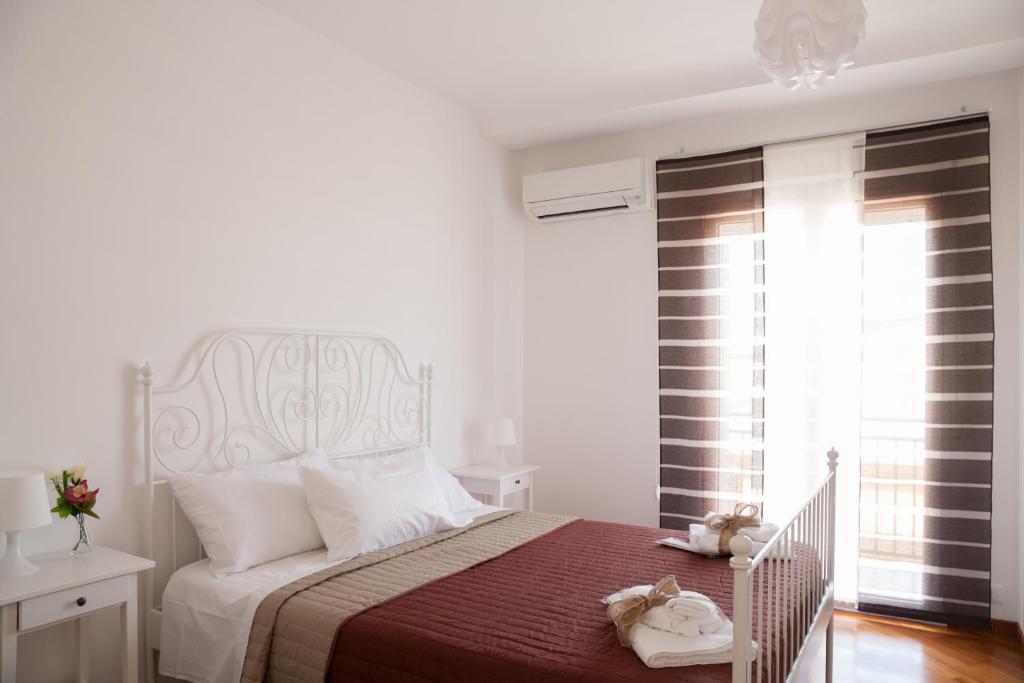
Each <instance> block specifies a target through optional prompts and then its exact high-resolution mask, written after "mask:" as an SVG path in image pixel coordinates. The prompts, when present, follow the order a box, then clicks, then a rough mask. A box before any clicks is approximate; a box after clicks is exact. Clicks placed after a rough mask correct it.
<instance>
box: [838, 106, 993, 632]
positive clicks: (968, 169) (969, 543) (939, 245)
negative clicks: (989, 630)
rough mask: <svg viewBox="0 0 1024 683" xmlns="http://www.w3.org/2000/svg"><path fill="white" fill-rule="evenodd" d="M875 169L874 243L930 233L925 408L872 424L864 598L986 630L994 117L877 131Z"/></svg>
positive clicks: (925, 256) (865, 485) (926, 242)
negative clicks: (904, 233) (903, 233)
mask: <svg viewBox="0 0 1024 683" xmlns="http://www.w3.org/2000/svg"><path fill="white" fill-rule="evenodd" d="M864 163H865V173H864V213H863V222H864V234H865V239H866V240H867V239H870V237H871V236H872V234H875V235H879V236H884V235H885V234H887V233H890V232H897V231H899V230H900V229H905V228H906V227H907V226H910V227H911V229H912V231H913V233H914V234H919V235H920V239H919V244H920V247H919V248H920V254H919V255H918V256H917V258H918V259H919V260H918V261H917V263H920V266H919V267H920V268H921V270H922V271H923V273H922V280H923V282H922V283H921V290H922V291H921V292H920V302H921V303H920V307H921V310H920V311H919V313H918V316H919V321H920V329H922V330H923V333H922V334H923V339H921V340H920V346H921V350H920V352H919V359H920V360H919V361H918V362H920V363H922V364H923V368H922V372H921V380H920V381H921V382H923V385H924V386H923V388H921V393H922V395H923V403H924V405H923V406H921V407H920V411H919V414H916V415H912V416H909V418H910V419H907V416H899V418H901V419H891V420H890V422H889V423H888V424H871V425H869V424H867V423H865V424H863V425H862V435H861V436H862V454H861V522H860V536H861V538H860V577H859V596H858V601H859V603H860V608H861V609H862V610H866V611H875V612H881V613H890V614H896V615H900V616H909V617H915V618H921V619H927V620H933V621H940V622H946V623H956V624H964V625H978V626H984V625H987V624H988V623H989V618H990V602H991V600H990V584H989V572H990V570H991V540H992V530H991V529H992V527H991V516H992V374H993V316H992V249H991V247H992V241H991V226H990V220H991V219H990V216H989V135H988V117H979V118H975V119H970V120H960V121H955V122H950V123H943V124H937V125H930V126H922V127H918V128H911V129H901V130H896V131H891V132H880V133H869V134H868V135H867V141H866V147H865V154H864ZM866 259H867V257H866ZM865 263H866V264H867V260H866V261H865ZM904 322H905V321H904ZM892 324H895V325H898V324H900V323H899V322H896V323H892ZM868 343H870V342H868ZM888 348H892V345H891V344H890V345H888ZM865 357H866V363H868V362H871V358H872V356H871V355H870V354H866V356H865ZM864 411H865V413H867V414H870V413H871V412H872V408H871V406H865V407H864ZM891 417H892V416H890V418H891ZM901 421H902V424H900V422H901Z"/></svg>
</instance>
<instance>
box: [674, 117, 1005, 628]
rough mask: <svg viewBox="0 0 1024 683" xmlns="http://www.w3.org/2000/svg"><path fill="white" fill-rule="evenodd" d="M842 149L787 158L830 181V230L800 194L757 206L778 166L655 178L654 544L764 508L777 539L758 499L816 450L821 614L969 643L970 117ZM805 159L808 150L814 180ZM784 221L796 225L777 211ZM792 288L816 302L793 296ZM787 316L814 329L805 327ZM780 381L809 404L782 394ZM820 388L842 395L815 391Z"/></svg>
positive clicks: (798, 147) (979, 144)
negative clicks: (962, 632) (834, 506)
mask: <svg viewBox="0 0 1024 683" xmlns="http://www.w3.org/2000/svg"><path fill="white" fill-rule="evenodd" d="M840 137H841V136H836V137H835V138H832V139H833V140H838V139H839V138H840ZM848 137H849V136H848ZM840 142H841V141H840ZM862 142H863V150H862V149H861V147H862V144H861V143H862ZM843 144H846V146H845V147H843ZM843 144H837V145H830V144H829V143H827V142H826V141H822V142H821V144H814V143H812V144H806V145H804V144H802V143H795V144H794V145H793V148H792V149H793V153H794V154H798V155H804V156H802V157H800V159H801V161H800V163H801V164H803V163H804V162H806V161H807V160H808V159H809V163H807V164H806V167H807V168H809V169H811V170H812V172H815V173H817V174H818V178H819V179H821V178H823V179H826V180H827V179H828V178H838V177H840V176H842V177H844V178H848V179H850V180H849V187H850V188H852V189H851V193H852V199H846V200H845V201H844V203H843V204H842V206H843V207H845V209H844V210H845V211H846V214H845V215H846V216H848V217H850V216H852V218H848V219H846V220H845V221H840V220H836V219H834V217H833V218H830V216H833V214H835V212H830V210H829V206H828V205H826V204H822V202H823V201H825V200H821V199H820V196H819V195H818V194H816V193H813V192H812V193H810V194H809V195H807V194H805V195H803V196H804V197H805V198H804V199H800V197H801V195H799V193H793V192H788V191H787V192H782V191H778V190H777V187H783V188H786V187H790V186H791V184H787V183H789V180H788V179H785V177H786V174H787V173H788V172H789V171H788V169H787V168H785V167H786V164H787V163H788V162H787V161H786V160H787V159H788V157H787V154H789V151H790V148H787V147H785V146H780V145H772V146H769V147H767V148H765V149H763V148H760V147H758V148H752V149H745V150H741V151H737V152H728V153H724V154H714V155H707V156H700V157H690V158H685V159H666V160H662V161H659V162H658V164H657V169H656V170H657V196H658V219H657V220H658V289H659V292H658V297H659V298H658V316H659V317H658V331H659V381H660V385H659V394H660V396H659V398H660V429H661V434H660V436H661V439H660V450H661V455H660V519H661V525H662V526H663V527H665V528H670V529H684V530H685V529H687V528H688V526H689V524H690V523H692V522H698V521H700V520H702V519H703V517H704V514H705V513H706V512H707V511H709V510H727V509H730V508H731V507H732V505H733V504H734V503H735V502H738V501H742V502H761V503H763V502H764V501H765V500H766V499H767V500H768V509H767V510H766V511H765V512H766V516H767V517H768V518H769V519H772V520H773V521H780V522H783V521H786V520H785V519H784V518H782V519H776V516H782V515H784V514H785V513H786V511H785V510H782V509H781V508H782V507H784V506H783V505H779V504H777V503H778V501H779V499H780V495H781V497H782V498H786V497H793V495H791V493H790V492H789V491H788V490H787V491H781V492H780V491H779V490H776V491H774V492H773V490H772V489H779V488H785V487H786V486H788V485H790V484H791V483H792V480H795V479H797V478H799V476H800V475H801V474H802V473H804V472H805V471H808V468H809V467H812V466H813V465H809V464H808V462H809V461H808V460H807V453H810V452H819V451H820V454H822V457H823V453H824V450H826V449H827V448H828V446H830V445H832V443H829V442H828V441H825V442H824V443H819V441H822V440H831V439H833V438H835V439H837V441H838V442H837V443H835V445H836V446H837V447H839V450H840V468H839V474H840V482H839V484H840V498H841V500H845V501H848V503H849V505H848V506H847V507H849V508H854V507H856V505H855V501H859V514H857V515H855V514H853V511H852V510H851V511H849V512H850V514H849V515H848V517H847V521H846V522H844V524H845V526H844V528H842V529H840V530H839V537H838V542H839V543H841V544H844V548H845V549H847V557H848V558H849V559H848V561H846V560H844V562H845V563H846V565H847V567H848V570H847V571H845V572H840V573H839V579H840V580H841V581H842V582H843V583H844V585H843V586H840V585H839V584H838V583H837V596H838V597H839V599H841V600H847V601H851V602H852V601H854V600H856V602H857V604H858V606H859V608H860V609H861V610H863V611H873V612H879V613H887V614H893V615H898V616H906V617H912V618H921V619H927V620H932V621H939V622H945V623H951V624H961V625H977V626H984V625H987V624H989V623H990V603H991V598H990V570H991V511H992V506H991V503H992V497H991V487H992V467H991V463H992V415H993V410H992V377H993V314H992V259H991V230H990V216H989V156H988V155H989V150H988V146H989V135H988V118H987V117H977V118H971V119H959V120H955V121H950V122H945V123H939V124H932V125H923V126H920V127H909V128H907V127H905V128H900V129H898V130H888V131H879V132H868V133H867V134H866V136H864V137H863V138H862V137H860V136H856V138H855V140H854V141H853V142H850V143H843ZM828 149H831V150H832V152H827V151H824V150H828ZM814 150H822V151H821V152H820V154H821V157H820V160H821V163H820V164H816V163H815V157H814V156H813V155H814V154H815V153H818V152H815V151H814ZM836 150H838V152H837V151H836ZM843 150H846V151H843ZM861 151H863V156H862V157H861ZM850 152H854V153H855V154H853V155H852V157H851V158H852V159H853V161H852V162H847V161H845V160H846V159H847V157H850ZM837 154H843V155H845V156H842V157H841V158H840V157H839V156H837ZM807 155H810V157H808V156H807ZM830 155H831V156H830ZM837 159H839V160H840V161H841V162H842V163H840V164H839V165H838V166H839V167H843V168H848V169H859V168H860V164H861V163H863V171H862V172H853V171H851V170H846V171H843V172H842V173H838V174H837V173H835V172H830V171H827V170H826V169H829V168H832V167H835V166H836V164H835V163H833V162H835V161H836V160H837ZM815 169H817V170H815ZM830 173H831V175H830ZM851 175H852V176H853V178H850V176H851ZM766 177H767V179H768V183H769V184H768V187H767V188H766V187H765V179H766ZM780 178H783V179H784V181H783V183H782V184H781V185H777V183H778V180H779V179H780ZM855 180H856V181H859V180H862V181H863V183H862V185H863V196H862V198H861V195H860V183H859V182H855ZM816 182H817V181H816ZM766 193H767V194H766ZM766 197H767V200H768V201H767V212H766ZM794 197H795V198H796V199H793V198H794ZM806 197H810V199H807V198H806ZM861 201H862V204H861V206H862V210H861V211H859V212H858V210H857V208H856V207H857V205H858V203H860V202H861ZM780 202H781V203H782V204H783V205H784V206H782V209H780V208H779V205H780ZM787 202H788V204H787ZM794 203H798V204H799V203H802V204H803V205H802V206H800V207H796V210H795V212H794V207H793V204H794ZM812 204H813V205H814V206H812ZM787 212H788V213H787ZM794 215H798V216H802V217H803V218H802V219H798V220H797V221H794V219H793V218H792V216H794ZM787 216H788V217H787ZM799 221H802V222H803V225H804V227H806V224H807V221H816V222H815V223H814V225H813V226H812V232H808V233H807V234H808V235H812V238H808V240H805V241H804V242H802V243H801V242H799V240H794V239H793V236H794V235H796V234H797V233H795V232H793V231H795V230H798V229H802V228H799V227H798V226H797V222H799ZM787 231H788V232H787ZM814 231H817V232H814ZM851 233H852V238H851ZM815 235H817V236H818V237H814V236H815ZM801 239H802V238H801ZM840 241H841V244H842V246H841V247H837V244H838V243H839V242H840ZM800 244H804V245H805V246H803V247H801V246H800ZM766 245H767V247H766ZM794 245H796V246H795V247H794ZM801 249H802V251H801ZM787 250H789V252H790V253H786V252H787ZM766 251H767V253H766ZM823 261H824V262H825V263H824V264H823V263H822V262H823ZM839 261H842V263H839ZM808 262H811V263H810V265H807V264H808ZM833 262H835V263H834V264H833ZM833 265H834V266H835V267H834V268H833V267H832V266H833ZM773 269H774V270H773ZM794 271H795V272H796V275H794ZM823 273H824V274H827V275H823ZM801 278H803V280H802V279H801ZM804 280H806V288H818V289H819V290H820V292H821V293H820V294H818V293H817V292H815V293H813V295H807V294H806V292H804V291H801V290H802V287H801V286H800V285H801V284H802V283H803V282H804ZM840 281H841V282H840ZM794 283H795V285H796V286H795V285H794ZM830 288H831V289H830ZM851 292H852V294H851ZM844 297H845V298H844ZM780 298H781V299H786V300H784V301H780ZM766 300H767V303H768V306H767V308H766V305H765V304H766ZM805 302H810V303H805ZM805 308H817V309H819V310H808V311H807V317H806V320H803V319H802V316H803V311H804V310H805ZM766 310H767V320H766ZM794 312H795V314H794ZM837 316H839V317H837ZM844 316H845V317H844ZM847 318H848V319H847ZM794 321H795V322H794ZM823 321H824V322H823ZM837 321H839V323H840V327H841V332H840V333H838V334H836V333H835V330H836V329H837V326H836V324H835V323H836V322H837ZM804 323H806V324H804ZM766 325H767V330H766ZM791 326H792V329H790V327H791ZM822 329H825V330H828V332H829V334H831V336H825V337H822V338H821V339H824V340H825V341H824V346H823V345H822V344H819V345H818V346H817V347H813V345H807V348H824V349H826V350H827V351H828V352H829V353H821V354H819V353H810V354H807V355H808V356H809V358H808V360H807V361H806V362H805V361H803V360H802V358H803V357H802V356H801V354H799V353H796V352H795V351H794V349H795V348H798V347H799V348H803V347H801V346H800V344H803V343H804V342H805V341H808V340H809V341H808V344H809V343H810V342H812V341H814V340H813V339H809V337H808V336H807V335H810V334H816V332H813V331H814V330H819V331H820V330H822ZM766 331H767V333H768V334H766ZM797 341H799V342H800V343H796V342H797ZM819 341H820V340H819ZM787 347H788V348H787ZM838 347H842V348H839V349H838V352H836V353H831V351H832V350H833V349H836V348H838ZM830 353H831V355H829V354H830ZM773 354H774V355H773ZM812 357H813V358H812ZM766 358H767V361H768V363H767V373H768V374H767V379H766ZM773 359H774V360H773ZM836 359H843V360H842V361H841V362H838V361H836ZM851 359H852V360H851ZM773 363H774V364H773ZM838 366H842V367H843V371H842V372H836V371H835V368H836V367H838ZM851 366H852V370H851V371H849V372H848V371H847V369H849V368H851ZM858 366H859V367H858ZM780 368H781V369H780ZM823 368H824V371H822V369H823ZM805 371H806V372H805ZM797 372H803V373H804V374H806V375H807V377H819V378H824V380H825V381H826V382H827V383H828V385H827V386H826V385H822V384H821V383H820V382H819V383H818V384H814V383H813V382H811V383H807V382H804V383H803V384H800V383H799V382H797V381H796V379H795V377H794V375H795V374H797ZM814 373H818V374H817V375H815V374H814ZM786 375H789V386H786V383H787V377H786ZM837 378H839V380H838V381H839V383H845V384H843V386H835V384H836V382H837ZM816 381H817V380H816ZM823 388H824V389H825V390H822V389H823ZM766 402H767V403H768V405H767V408H768V411H767V419H766V412H765V411H766ZM780 416H781V418H780ZM836 425H841V428H836ZM822 431H828V432H829V433H828V434H822V433H821V432H822ZM837 432H843V433H842V434H838V433H837ZM817 460H818V458H817V457H816V458H815V460H814V461H813V462H814V463H817ZM818 464H819V465H823V461H822V463H818ZM858 473H859V477H858ZM766 474H767V476H766ZM813 478H814V477H810V479H813ZM780 482H781V483H780ZM844 485H845V486H848V487H849V488H848V489H846V491H847V492H848V493H847V494H843V492H842V491H843V488H844ZM843 495H847V496H848V497H847V498H843ZM854 558H856V560H855V559H854ZM854 562H856V568H854V567H853V566H852V565H853V564H854Z"/></svg>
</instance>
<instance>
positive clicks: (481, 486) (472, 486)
mask: <svg viewBox="0 0 1024 683" xmlns="http://www.w3.org/2000/svg"><path fill="white" fill-rule="evenodd" d="M539 469H540V467H539V466H537V465H498V464H495V463H477V464H474V465H466V466H465V467H459V468H457V469H454V470H452V474H453V475H455V476H456V477H458V478H459V483H461V484H462V487H463V488H464V489H466V490H467V491H469V492H470V493H472V494H476V495H481V496H487V501H486V502H487V503H489V504H491V505H496V506H498V507H505V496H507V495H508V494H510V493H516V492H518V491H522V492H523V495H524V496H525V497H526V506H525V507H526V509H527V510H533V473H534V472H536V471H537V470H539Z"/></svg>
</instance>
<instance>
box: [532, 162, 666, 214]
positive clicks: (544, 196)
mask: <svg viewBox="0 0 1024 683" xmlns="http://www.w3.org/2000/svg"><path fill="white" fill-rule="evenodd" d="M651 171H652V167H651V164H649V163H647V161H646V160H645V159H626V160H624V161H612V162H610V163H607V164H594V165H592V166H580V167H578V168H567V169H563V170H561V171H550V172H548V173H537V174H535V175H528V176H523V208H524V209H525V210H526V213H527V215H528V216H530V217H531V218H533V219H534V220H536V221H542V222H545V223H546V222H549V221H565V220H571V219H573V218H589V217H592V216H600V215H604V214H609V213H624V212H627V211H646V210H650V209H651V208H653V204H652V196H653V187H652V186H653V179H652V177H651Z"/></svg>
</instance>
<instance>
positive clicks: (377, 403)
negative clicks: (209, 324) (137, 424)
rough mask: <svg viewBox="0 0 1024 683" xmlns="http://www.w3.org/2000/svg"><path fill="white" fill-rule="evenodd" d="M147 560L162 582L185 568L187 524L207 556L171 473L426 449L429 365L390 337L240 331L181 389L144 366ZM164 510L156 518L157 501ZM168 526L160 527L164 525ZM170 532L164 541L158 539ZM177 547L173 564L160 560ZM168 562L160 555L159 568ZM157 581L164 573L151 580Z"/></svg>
mask: <svg viewBox="0 0 1024 683" xmlns="http://www.w3.org/2000/svg"><path fill="white" fill-rule="evenodd" d="M141 375H142V379H141V381H142V394H143V423H144V427H143V428H144V432H143V449H144V452H145V478H146V519H147V522H148V529H147V531H148V533H146V534H145V537H146V539H145V543H146V546H147V547H146V550H147V553H148V556H149V557H150V558H151V559H153V560H155V561H156V562H157V570H156V571H155V572H150V577H151V578H150V580H149V581H147V584H148V585H147V596H146V597H147V603H148V605H149V606H150V607H155V606H156V604H157V601H158V595H159V594H158V593H157V586H158V585H159V587H160V590H161V591H162V586H163V585H164V583H166V580H167V578H169V577H170V574H171V573H173V572H174V571H175V570H176V569H177V568H178V567H179V566H181V565H182V564H184V562H180V561H179V557H178V555H179V552H178V546H179V535H181V534H180V533H179V531H181V530H180V529H179V526H183V527H186V532H185V533H186V534H187V543H186V545H188V546H189V548H190V552H189V557H190V559H189V561H194V560H195V559H198V558H200V557H202V549H201V547H199V544H198V539H196V538H195V534H194V532H193V531H192V530H191V528H190V525H188V523H187V521H185V522H184V523H183V524H181V525H179V523H178V522H179V517H180V518H181V519H182V520H184V516H183V515H182V514H181V512H180V510H178V509H177V506H176V505H175V503H174V499H173V496H172V495H171V494H170V491H169V487H168V486H166V481H165V476H166V474H168V473H171V472H213V471H217V470H223V469H227V468H232V467H242V466H245V465H246V464H255V463H258V462H270V461H274V460H281V459H284V458H288V457H292V456H294V455H297V454H300V453H304V452H306V451H309V450H312V449H314V448H324V449H325V450H327V451H328V453H329V454H330V456H331V457H339V456H357V455H374V454H382V453H387V452H392V451H397V450H402V449H406V448H412V447H416V446H423V445H429V444H430V416H431V389H430V385H431V380H432V376H433V367H432V366H431V365H430V364H420V366H419V370H418V373H417V375H416V376H413V375H412V373H411V372H410V371H409V368H408V366H407V365H406V362H405V359H404V358H403V356H402V354H401V352H400V351H399V350H398V348H397V347H396V346H395V344H394V343H393V342H391V341H390V340H389V339H386V338H385V337H382V336H380V335H375V334H359V333H355V334H352V333H341V332H325V331H316V330H260V329H237V330H231V331H228V332H225V333H224V334H222V335H220V336H219V337H217V338H216V339H214V340H213V341H211V342H209V343H208V344H205V345H204V346H202V350H201V352H200V353H199V355H198V362H197V363H196V365H195V368H194V370H193V371H192V374H191V376H189V377H188V379H186V380H185V381H184V382H183V383H181V384H177V385H171V386H154V385H153V371H152V368H151V367H150V366H149V364H148V363H146V364H145V365H144V366H143V367H142V369H141ZM158 497H160V499H161V500H160V501H159V502H161V503H162V506H161V509H162V510H165V511H167V513H166V514H164V515H158V514H157V512H158V510H157V503H158V501H157V498H158ZM158 517H161V518H163V519H166V522H165V523H161V520H159V519H158ZM167 534H169V536H170V537H169V539H167V543H165V544H163V545H158V538H162V537H164V536H166V535H167ZM168 549H169V550H170V558H169V560H170V561H169V562H168V561H167V559H168V558H165V557H161V555H165V554H166V551H167V550H168ZM161 560H164V561H163V562H161ZM153 574H157V576H155V577H154V576H153Z"/></svg>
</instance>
